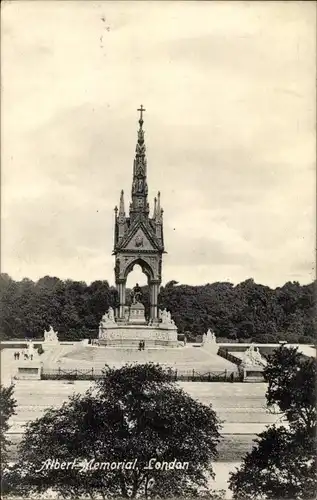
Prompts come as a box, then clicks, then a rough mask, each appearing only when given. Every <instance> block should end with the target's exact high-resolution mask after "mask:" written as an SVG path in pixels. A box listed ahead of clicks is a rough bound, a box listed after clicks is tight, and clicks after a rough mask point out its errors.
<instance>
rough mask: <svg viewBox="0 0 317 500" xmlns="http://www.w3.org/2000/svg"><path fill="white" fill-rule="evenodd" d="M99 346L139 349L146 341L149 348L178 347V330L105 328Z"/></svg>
mask: <svg viewBox="0 0 317 500" xmlns="http://www.w3.org/2000/svg"><path fill="white" fill-rule="evenodd" d="M98 340H99V344H100V345H104V346H107V347H136V348H137V347H138V345H139V342H140V341H144V343H145V345H144V347H145V348H148V347H178V346H179V342H178V340H177V329H176V327H175V328H174V329H171V328H166V327H164V326H162V327H161V326H160V325H156V326H148V325H137V324H135V325H133V324H128V325H123V324H115V325H112V326H110V325H109V327H108V326H107V327H103V328H102V329H101V331H100V333H99V339H98Z"/></svg>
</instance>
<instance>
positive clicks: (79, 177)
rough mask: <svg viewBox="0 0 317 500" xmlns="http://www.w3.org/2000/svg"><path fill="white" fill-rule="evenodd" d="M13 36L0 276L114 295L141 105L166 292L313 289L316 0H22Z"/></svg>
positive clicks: (5, 31)
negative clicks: (118, 215)
mask: <svg viewBox="0 0 317 500" xmlns="http://www.w3.org/2000/svg"><path fill="white" fill-rule="evenodd" d="M1 28H2V30H1V31H2V32H1V42H2V43H1V56H2V106H1V110H2V115H1V119H2V120H1V121H2V123H1V125H2V127H1V132H2V151H1V153H2V158H1V159H2V219H3V222H2V249H1V250H2V252H1V258H2V265H1V267H2V272H7V273H9V274H10V275H11V276H12V277H13V278H15V279H20V278H22V277H29V278H32V279H38V278H39V277H41V276H44V275H53V276H58V277H60V278H62V279H64V278H71V279H76V280H85V281H87V282H91V281H93V280H96V279H108V281H109V282H110V283H113V282H114V276H113V267H114V260H113V259H114V258H113V256H112V255H111V252H112V248H113V222H114V219H113V208H114V206H115V205H116V204H118V202H119V194H120V190H121V189H122V188H123V189H124V191H125V196H126V206H128V202H129V198H130V191H131V181H132V164H133V157H134V149H135V142H136V135H137V134H136V132H137V116H138V114H137V111H136V109H137V108H138V107H139V106H140V104H141V103H142V104H143V105H144V106H145V108H146V110H147V111H146V113H145V116H144V117H145V123H144V129H145V133H146V146H147V157H148V182H149V195H150V204H151V209H152V207H153V201H152V199H153V198H154V196H155V194H156V192H157V191H158V190H160V191H161V198H162V205H163V208H164V225H165V226H164V229H165V245H166V250H167V252H168V254H167V255H166V256H165V257H164V263H163V283H165V282H167V281H169V280H171V279H175V280H177V281H179V282H180V283H188V284H204V283H207V282H210V283H212V282H214V281H227V280H229V281H231V282H233V283H238V282H240V281H242V280H245V279H247V278H249V277H253V278H254V279H255V281H256V282H259V283H263V284H267V285H270V286H272V287H275V286H279V285H281V284H283V283H284V282H286V281H289V280H291V281H293V280H296V281H300V282H301V283H308V282H310V281H312V279H313V278H314V274H315V269H314V268H315V265H314V246H315V155H316V152H315V151H316V150H315V147H316V146H315V119H316V114H315V102H316V93H315V76H316V72H315V64H316V53H315V52H316V41H315V37H316V4H315V2H285V3H283V2H276V3H275V2H264V1H263V2H250V3H249V2H241V3H240V2H229V1H228V2H219V3H218V2H185V1H184V2H166V1H165V2H163V1H162V2H145V1H144V2H93V1H81V2H76V1H74V0H73V1H69V2H67V1H60V2H58V1H53V2H50V1H34V2H32V1H26V0H23V1H20V2H19V1H13V2H5V3H4V5H3V6H2V26H1ZM134 278H136V280H139V281H140V279H139V274H138V272H136V271H134V276H133V279H134ZM134 282H135V280H134ZM144 282H145V278H144Z"/></svg>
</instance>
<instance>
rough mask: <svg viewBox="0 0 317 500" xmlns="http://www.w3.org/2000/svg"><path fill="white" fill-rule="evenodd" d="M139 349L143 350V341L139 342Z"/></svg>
mask: <svg viewBox="0 0 317 500" xmlns="http://www.w3.org/2000/svg"><path fill="white" fill-rule="evenodd" d="M138 350H139V351H141V350H142V342H141V341H140V342H139V348H138Z"/></svg>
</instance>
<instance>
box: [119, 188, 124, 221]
mask: <svg viewBox="0 0 317 500" xmlns="http://www.w3.org/2000/svg"><path fill="white" fill-rule="evenodd" d="M119 214H120V215H124V214H125V211H124V191H123V189H122V191H121V194H120V208H119Z"/></svg>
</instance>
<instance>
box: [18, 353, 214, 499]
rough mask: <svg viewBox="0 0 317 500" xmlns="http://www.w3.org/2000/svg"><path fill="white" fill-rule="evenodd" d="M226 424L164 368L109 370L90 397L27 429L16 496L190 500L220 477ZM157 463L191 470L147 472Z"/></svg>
mask: <svg viewBox="0 0 317 500" xmlns="http://www.w3.org/2000/svg"><path fill="white" fill-rule="evenodd" d="M219 428H220V424H219V421H218V419H217V416H216V414H215V412H214V411H213V409H212V407H211V405H209V406H207V405H204V404H202V403H200V402H198V401H196V400H194V399H193V398H191V397H190V396H189V395H188V394H187V393H185V392H184V391H183V390H182V389H180V388H179V387H178V386H177V385H176V384H174V383H171V382H170V381H169V380H168V377H167V375H166V373H165V372H164V370H163V369H162V368H161V367H160V366H159V365H153V364H151V363H149V364H146V365H126V366H124V367H122V368H120V369H107V371H106V374H105V377H104V378H103V379H102V380H100V381H99V382H98V383H96V385H95V386H93V387H92V388H91V389H90V390H88V391H87V392H86V393H85V394H84V395H74V396H72V397H71V398H70V399H69V400H68V402H65V403H64V404H63V406H62V407H61V408H57V409H48V410H46V412H45V414H44V416H42V417H41V418H38V419H37V420H36V421H34V422H31V423H29V424H28V426H27V429H26V432H25V435H24V437H23V441H22V442H21V444H20V447H19V458H18V462H17V464H16V465H15V466H14V467H13V469H12V471H11V476H10V479H11V485H12V490H11V493H15V494H17V495H19V494H20V495H23V494H25V493H26V492H27V493H28V494H29V495H30V494H31V493H45V492H47V491H48V489H49V488H52V489H53V490H54V491H56V492H58V493H60V494H62V495H63V497H64V498H79V497H80V496H81V495H89V496H90V497H91V498H94V495H96V494H98V495H100V496H101V497H102V498H118V497H121V498H136V497H138V498H154V497H155V498H172V497H173V498H176V497H179V498H186V497H188V498H189V497H192V496H196V497H197V495H199V492H200V494H201V495H203V494H204V498H206V499H207V498H210V499H211V498H214V499H218V498H219V496H216V495H215V496H213V495H212V494H211V493H210V492H209V488H208V479H210V478H213V477H214V473H213V469H212V461H213V460H214V459H215V458H216V456H217V450H216V448H217V443H218V442H219V440H220V434H219ZM52 458H55V459H58V460H60V461H66V462H73V461H74V460H77V461H78V463H79V462H80V461H83V460H87V461H88V462H89V461H90V460H95V461H96V462H116V463H120V462H123V461H134V460H135V459H136V460H137V468H135V469H131V470H90V471H89V470H88V471H87V470H84V471H81V470H80V469H55V470H50V469H44V468H43V467H42V465H43V462H45V461H46V460H48V459H52ZM151 459H156V460H158V461H160V462H172V461H173V460H175V459H176V460H177V461H178V462H188V464H189V465H188V468H184V469H173V470H157V469H147V467H148V464H149V462H150V460H151Z"/></svg>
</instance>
